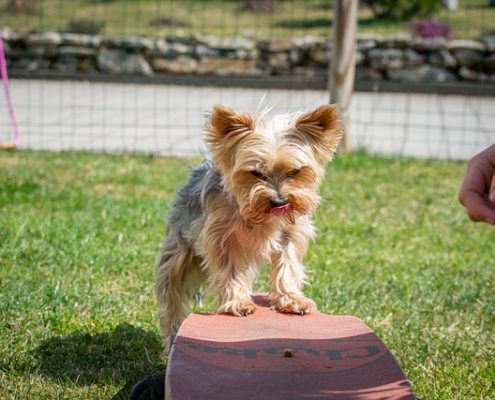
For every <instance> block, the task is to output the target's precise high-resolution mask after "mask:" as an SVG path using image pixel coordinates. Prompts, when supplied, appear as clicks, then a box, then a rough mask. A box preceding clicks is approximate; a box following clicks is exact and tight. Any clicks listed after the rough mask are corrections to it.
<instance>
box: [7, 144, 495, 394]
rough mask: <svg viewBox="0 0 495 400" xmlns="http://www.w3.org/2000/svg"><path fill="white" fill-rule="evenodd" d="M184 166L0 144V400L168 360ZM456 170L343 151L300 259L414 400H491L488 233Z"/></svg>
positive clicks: (110, 387) (325, 303)
mask: <svg viewBox="0 0 495 400" xmlns="http://www.w3.org/2000/svg"><path fill="white" fill-rule="evenodd" d="M188 163H189V161H188V160H181V159H164V158H153V157H144V156H114V155H95V154H74V153H61V154H57V153H43V152H3V153H0V171H1V172H0V398H2V399H10V398H16V399H30V398H32V399H58V398H66V399H76V398H77V399H110V398H125V397H126V396H127V395H128V394H129V390H130V387H131V386H132V384H133V383H134V382H136V381H137V380H138V379H140V378H141V377H143V376H144V375H146V374H151V373H153V372H155V371H159V370H160V369H162V368H163V365H162V364H161V362H160V358H159V351H160V339H159V330H158V326H157V321H156V316H155V311H156V305H155V301H154V296H153V290H152V288H153V264H154V260H155V257H156V255H157V251H158V246H159V242H160V241H161V239H162V237H163V234H164V230H165V224H164V221H165V219H166V216H167V214H168V211H169V210H170V206H171V204H172V202H173V198H174V192H175V188H176V187H177V185H179V184H180V183H181V182H183V181H184V180H185V178H186V176H187V173H188ZM464 170H465V164H464V163H458V162H434V161H418V160H412V159H404V158H382V157H372V156H368V155H366V154H363V153H356V154H353V155H351V156H339V157H338V158H337V160H336V161H335V162H334V163H333V164H332V165H331V166H330V167H329V169H328V174H327V179H326V181H325V184H324V186H323V188H322V195H323V197H324V199H325V201H324V203H323V204H322V206H321V207H320V208H319V211H318V212H317V214H316V225H317V226H318V230H319V236H318V239H317V240H316V242H315V243H314V244H313V245H312V246H311V248H310V251H309V253H308V255H307V257H306V263H307V265H308V266H309V267H310V268H311V269H312V270H313V272H312V277H311V281H312V284H311V285H310V286H308V287H307V289H306V292H307V294H308V295H310V296H311V297H313V298H314V299H315V300H316V301H317V303H318V304H319V307H320V309H321V310H322V311H324V312H327V313H335V314H351V315H355V316H357V317H359V318H361V319H363V320H364V321H365V322H366V323H367V324H368V325H369V326H370V327H371V328H372V329H374V330H375V331H376V332H377V333H378V335H379V336H380V337H381V338H382V339H383V340H384V342H385V343H386V344H387V345H388V347H389V348H390V349H391V350H392V352H393V354H394V355H395V356H396V358H397V359H398V361H399V362H400V364H401V365H402V367H403V368H404V370H405V372H406V373H407V375H408V377H409V378H410V380H411V381H412V383H413V385H414V387H415V390H416V392H417V394H418V396H419V397H421V398H422V399H445V400H452V399H493V398H495V387H494V382H495V367H494V363H493V355H494V354H495V328H494V326H495V301H494V299H495V287H494V284H495V263H494V255H495V234H494V230H493V227H490V226H487V225H477V224H473V223H471V222H469V221H468V220H467V217H466V215H465V213H464V211H463V210H462V208H461V207H460V206H459V205H458V203H457V201H456V193H457V189H458V187H459V183H460V180H461V177H462V175H463V173H464ZM267 273H268V268H266V269H265V270H264V271H263V274H262V275H263V276H262V277H261V278H260V279H259V280H258V283H257V289H261V290H266V279H265V278H266V275H267ZM210 303H211V301H210Z"/></svg>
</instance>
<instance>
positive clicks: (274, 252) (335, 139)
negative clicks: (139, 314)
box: [155, 105, 343, 353]
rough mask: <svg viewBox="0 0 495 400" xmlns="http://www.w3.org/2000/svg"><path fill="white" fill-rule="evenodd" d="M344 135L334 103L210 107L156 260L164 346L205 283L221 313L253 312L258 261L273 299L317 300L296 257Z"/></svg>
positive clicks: (287, 309)
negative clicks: (201, 143)
mask: <svg viewBox="0 0 495 400" xmlns="http://www.w3.org/2000/svg"><path fill="white" fill-rule="evenodd" d="M342 135H343V127H342V124H341V121H340V118H339V111H338V107H337V106H335V105H323V106H320V107H318V108H316V109H315V110H313V111H311V112H308V113H301V112H299V113H293V114H287V115H279V116H273V117H270V116H269V115H268V112H265V113H260V115H257V116H256V115H252V114H248V113H238V112H236V111H234V110H232V109H230V108H227V107H224V106H215V107H214V108H213V111H212V112H211V114H210V116H209V118H208V120H207V124H206V133H205V136H206V137H205V139H206V144H207V145H208V147H209V150H210V153H211V154H210V155H209V157H207V158H206V159H205V160H204V161H203V163H202V164H201V165H200V166H198V167H197V168H195V169H193V170H192V172H191V174H190V176H189V179H188V182H187V183H186V185H185V186H183V187H182V188H181V189H179V190H178V192H177V197H176V203H175V206H174V208H173V209H172V211H171V213H170V217H169V221H168V228H167V234H166V237H165V240H164V241H163V243H162V245H161V247H160V254H159V257H158V261H157V264H156V271H155V272H156V285H155V290H156V296H157V299H158V304H159V318H160V325H161V329H162V331H163V336H164V339H165V352H166V353H167V351H168V349H169V346H170V337H171V336H172V335H174V334H175V333H176V332H177V330H178V328H179V326H180V324H181V323H182V321H183V320H184V319H185V317H186V310H187V305H188V303H189V301H190V300H191V299H192V298H193V297H194V296H195V294H196V293H197V292H198V290H199V289H200V288H201V287H202V286H203V285H204V284H205V283H207V284H208V285H209V287H210V288H211V289H212V291H213V293H214V294H216V296H217V298H218V312H219V313H229V314H232V315H235V316H246V315H248V314H251V313H253V312H254V311H255V309H256V305H255V304H254V302H253V300H252V299H251V290H252V288H251V286H252V282H253V280H254V278H255V275H256V273H257V271H258V270H259V268H260V267H261V266H262V265H264V264H266V263H271V275H270V288H271V289H270V295H271V301H272V306H273V308H274V309H276V310H277V311H279V312H284V313H294V314H306V313H310V312H311V311H314V310H316V309H317V307H316V304H315V302H314V301H313V300H311V299H308V298H306V297H305V296H304V295H303V293H302V287H303V285H304V284H305V283H306V282H305V266H304V264H303V257H304V255H305V253H306V250H307V248H308V243H309V241H310V240H311V239H312V238H314V236H315V228H314V226H313V223H312V221H311V215H312V213H313V211H314V210H315V208H316V207H317V205H318V203H319V201H320V198H319V196H318V189H319V186H320V183H321V182H322V179H323V177H324V173H325V166H326V164H327V163H328V162H329V161H330V160H331V159H332V158H333V155H334V154H335V152H336V150H337V147H338V144H339V141H340V139H341V137H342Z"/></svg>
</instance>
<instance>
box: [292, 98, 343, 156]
mask: <svg viewBox="0 0 495 400" xmlns="http://www.w3.org/2000/svg"><path fill="white" fill-rule="evenodd" d="M339 115H340V114H339V109H338V107H337V105H335V104H326V105H323V106H320V107H318V108H317V109H316V110H313V111H311V112H309V113H307V114H303V115H301V116H300V117H299V118H298V119H297V120H296V125H295V127H296V130H297V132H298V133H299V134H302V135H304V137H305V138H306V140H307V141H308V142H309V143H310V145H311V147H312V149H313V153H314V155H315V158H316V160H317V161H318V162H319V163H320V164H322V165H324V164H326V163H327V162H328V161H330V160H331V159H332V157H333V155H334V154H335V152H336V151H337V147H338V145H339V142H340V139H341V138H342V136H343V134H344V129H343V125H342V124H341V121H340V117H339Z"/></svg>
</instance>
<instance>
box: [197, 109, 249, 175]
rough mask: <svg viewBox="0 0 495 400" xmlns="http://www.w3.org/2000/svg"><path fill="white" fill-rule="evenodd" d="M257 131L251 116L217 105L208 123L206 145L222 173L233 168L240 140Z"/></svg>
mask: <svg viewBox="0 0 495 400" xmlns="http://www.w3.org/2000/svg"><path fill="white" fill-rule="evenodd" d="M254 129H255V120H254V118H253V117H252V116H251V115H249V114H241V113H236V112H235V111H234V110H232V109H230V108H228V107H224V106H219V105H216V106H215V107H213V111H212V113H211V116H210V118H209V119H208V123H207V131H206V143H207V144H208V145H209V147H210V149H211V152H212V154H213V157H214V158H215V161H216V163H217V165H219V166H220V168H221V169H222V172H225V171H227V170H228V169H230V168H231V166H232V164H233V162H234V159H235V155H236V152H235V150H236V148H237V145H238V144H239V142H240V140H241V139H242V138H244V137H246V136H247V135H249V134H251V133H252V132H253V131H254Z"/></svg>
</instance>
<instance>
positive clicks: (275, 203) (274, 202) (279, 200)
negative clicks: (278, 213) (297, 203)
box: [270, 197, 289, 208]
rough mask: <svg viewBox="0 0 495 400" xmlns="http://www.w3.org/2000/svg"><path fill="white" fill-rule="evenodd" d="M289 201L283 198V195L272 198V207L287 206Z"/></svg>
mask: <svg viewBox="0 0 495 400" xmlns="http://www.w3.org/2000/svg"><path fill="white" fill-rule="evenodd" d="M288 202H289V201H288V200H287V199H283V198H281V197H277V198H276V199H273V200H270V207H271V208H275V207H282V206H285V205H286V204H287V203H288Z"/></svg>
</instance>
